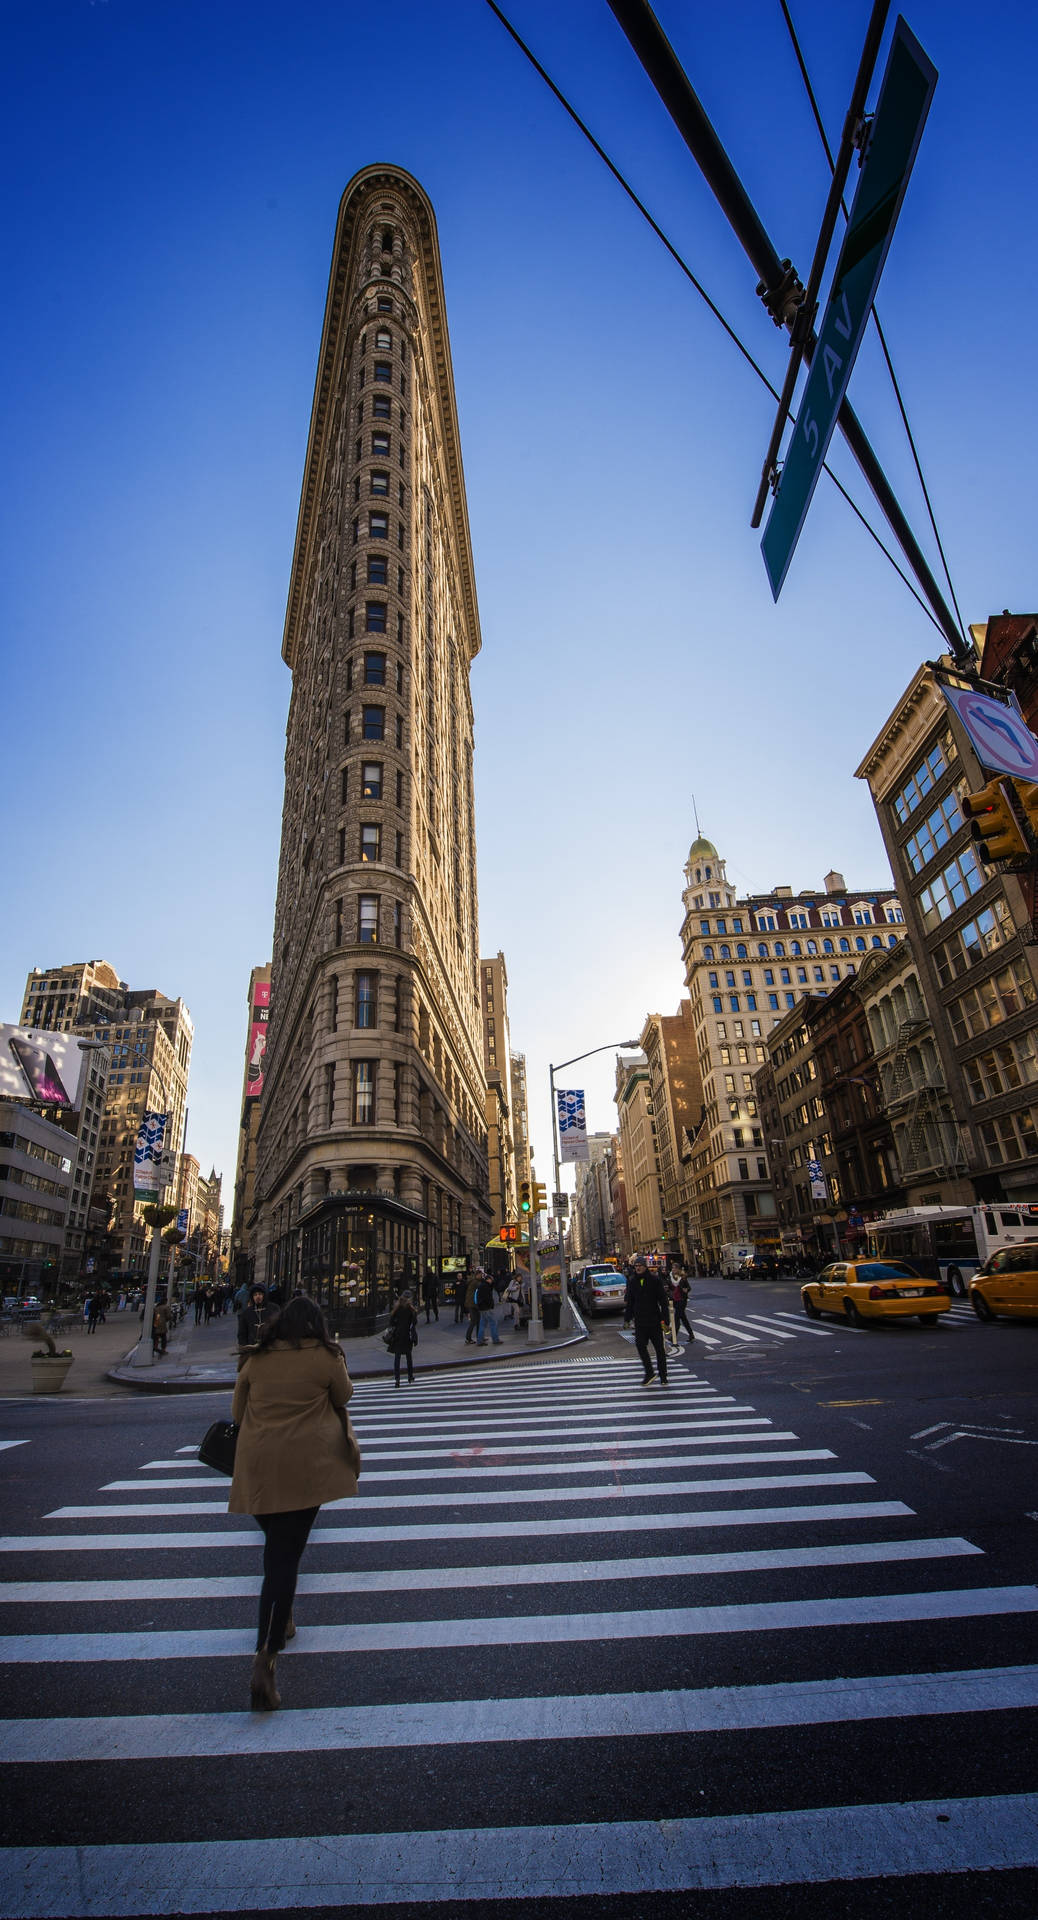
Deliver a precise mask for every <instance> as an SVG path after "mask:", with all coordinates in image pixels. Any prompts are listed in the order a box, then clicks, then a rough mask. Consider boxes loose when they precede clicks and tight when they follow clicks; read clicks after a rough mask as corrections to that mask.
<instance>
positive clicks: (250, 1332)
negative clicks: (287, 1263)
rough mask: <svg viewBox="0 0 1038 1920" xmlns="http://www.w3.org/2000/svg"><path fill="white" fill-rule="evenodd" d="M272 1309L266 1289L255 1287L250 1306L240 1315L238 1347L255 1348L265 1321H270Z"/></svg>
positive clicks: (249, 1301) (250, 1298) (244, 1308)
mask: <svg viewBox="0 0 1038 1920" xmlns="http://www.w3.org/2000/svg"><path fill="white" fill-rule="evenodd" d="M269 1317H270V1309H269V1306H268V1302H267V1291H266V1288H265V1287H253V1289H252V1292H251V1293H250V1294H249V1299H248V1304H247V1305H246V1306H244V1307H243V1308H242V1310H241V1312H240V1314H239V1315H238V1345H239V1346H240V1347H254V1346H255V1345H256V1342H257V1340H258V1339H259V1331H260V1328H261V1326H262V1325H263V1322H264V1320H266V1319H269Z"/></svg>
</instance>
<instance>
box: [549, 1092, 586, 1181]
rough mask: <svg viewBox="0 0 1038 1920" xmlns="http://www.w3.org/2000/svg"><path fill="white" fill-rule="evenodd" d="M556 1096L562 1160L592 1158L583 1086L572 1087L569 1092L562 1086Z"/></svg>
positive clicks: (560, 1156) (560, 1157)
mask: <svg viewBox="0 0 1038 1920" xmlns="http://www.w3.org/2000/svg"><path fill="white" fill-rule="evenodd" d="M555 1098H556V1100H557V1102H558V1108H559V1159H560V1161H562V1162H563V1163H564V1162H565V1161H567V1160H588V1159H590V1157H591V1156H590V1151H589V1148H588V1143H587V1121H586V1119H585V1117H584V1089H583V1087H572V1088H571V1089H570V1091H569V1092H568V1093H567V1092H566V1091H565V1090H564V1089H563V1088H562V1087H560V1088H559V1089H558V1090H557V1092H556V1094H555Z"/></svg>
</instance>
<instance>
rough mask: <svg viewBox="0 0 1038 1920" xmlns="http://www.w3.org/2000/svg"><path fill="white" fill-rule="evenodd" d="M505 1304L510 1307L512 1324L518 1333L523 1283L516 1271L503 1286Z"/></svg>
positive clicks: (521, 1309)
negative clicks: (505, 1285) (504, 1286)
mask: <svg viewBox="0 0 1038 1920" xmlns="http://www.w3.org/2000/svg"><path fill="white" fill-rule="evenodd" d="M505 1306H506V1307H511V1309H512V1326H513V1328H514V1329H515V1332H516V1333H518V1331H519V1323H520V1320H521V1317H522V1311H523V1283H522V1281H521V1280H520V1278H519V1275H518V1274H517V1273H513V1275H512V1277H511V1279H510V1280H509V1282H508V1285H507V1287H506V1288H505Z"/></svg>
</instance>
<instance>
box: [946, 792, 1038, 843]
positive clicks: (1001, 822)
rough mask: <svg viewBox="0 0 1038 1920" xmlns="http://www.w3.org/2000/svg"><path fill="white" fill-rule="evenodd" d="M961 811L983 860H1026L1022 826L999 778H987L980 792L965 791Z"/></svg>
mask: <svg viewBox="0 0 1038 1920" xmlns="http://www.w3.org/2000/svg"><path fill="white" fill-rule="evenodd" d="M962 811H963V813H964V814H965V815H966V818H967V820H969V822H970V832H971V833H972V835H973V838H974V840H975V841H976V845H977V851H978V853H979V854H980V857H981V859H982V860H989V861H990V860H1019V859H1020V858H1021V857H1023V858H1025V859H1026V857H1027V854H1028V847H1027V842H1026V840H1025V839H1024V834H1023V829H1022V827H1021V826H1020V824H1019V822H1018V821H1017V819H1016V816H1015V814H1014V812H1013V803H1012V801H1011V800H1010V798H1009V796H1008V794H1006V793H1005V792H1004V791H1003V788H1002V782H1001V781H1000V780H989V781H988V783H987V786H985V787H981V789H980V791H979V793H968V794H967V795H966V796H965V798H964V800H963V802H962Z"/></svg>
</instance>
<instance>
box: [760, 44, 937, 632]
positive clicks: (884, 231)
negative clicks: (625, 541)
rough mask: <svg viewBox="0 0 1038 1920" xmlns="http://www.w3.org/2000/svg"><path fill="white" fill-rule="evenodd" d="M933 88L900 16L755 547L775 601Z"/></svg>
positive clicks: (931, 73) (932, 75) (933, 78)
mask: <svg viewBox="0 0 1038 1920" xmlns="http://www.w3.org/2000/svg"><path fill="white" fill-rule="evenodd" d="M936 84H937V70H936V68H935V67H934V66H933V65H932V63H931V62H930V60H928V58H927V56H926V54H925V53H924V52H923V49H922V47H921V46H920V45H919V42H918V40H917V39H916V37H915V35H914V33H912V31H911V29H910V28H909V27H908V26H907V25H906V23H905V21H904V20H902V19H901V18H900V17H899V18H898V21H897V25H896V26H895V28H894V38H893V42H892V44H891V48H890V58H889V59H888V61H887V70H886V73H885V74H884V76H883V85H882V87H881V89H880V96H879V102H878V104H877V107H876V117H875V120H874V122H873V127H872V137H871V139H870V141H869V145H868V150H867V152H866V155H865V163H864V166H863V167H862V170H861V174H860V177H859V180H858V190H857V192H856V194H855V196H854V204H853V206H852V208H851V217H850V223H849V225H848V228H847V232H846V235H845V236H844V242H843V246H842V248H841V249H840V257H839V260H838V262H837V266H836V272H835V275H834V276H833V284H832V290H831V292H830V295H829V303H828V306H827V307H826V310H825V318H824V319H823V321H822V325H821V327H820V329H819V334H818V342H817V345H816V347H815V350H814V356H813V359H812V361H811V372H810V374H809V376H808V381H807V386H806V387H805V389H804V395H803V399H802V401H801V403H800V410H799V413H798V415H797V423H796V426H795V428H794V430H793V437H792V439H791V440H790V443H789V449H788V451H787V454H786V458H785V462H784V464H783V467H782V475H781V479H780V481H779V487H778V492H777V494H776V496H775V499H774V502H773V504H772V508H771V513H770V514H769V516H768V524H767V526H766V527H765V529H764V537H763V539H762V541H761V552H762V553H763V555H764V565H765V567H766V569H767V574H768V579H769V581H770V582H771V591H772V594H773V595H774V598H775V599H776V600H777V599H778V597H779V594H780V592H781V590H782V583H783V581H784V579H785V577H786V572H787V570H788V567H789V563H790V561H791V559H792V558H793V553H794V551H795V548H796V544H797V541H798V540H799V538H800V530H801V528H802V527H803V524H804V521H805V519H806V517H807V510H808V507H809V506H810V504H811V496H812V494H813V493H814V490H815V485H816V483H817V480H818V476H819V474H820V473H821V471H822V467H823V466H824V464H825V456H826V453H827V451H828V447H829V442H830V440H831V439H832V435H833V429H834V427H835V425H836V417H837V414H838V413H839V411H840V405H841V402H842V400H843V397H844V394H845V393H846V391H847V382H848V380H849V379H850V374H851V368H852V367H853V365H854V361H855V357H856V355H857V352H858V348H859V347H860V345H861V341H862V336H863V334H864V332H865V327H866V324H867V322H868V317H869V312H870V310H871V307H872V302H873V300H874V298H875V295H876V288H877V287H878V285H879V280H880V275H881V273H882V272H883V263H884V261H885V260H886V257H887V249H888V248H889V246H890V241H891V237H892V235H893V232H894V227H895V224H896V222H897V217H898V214H899V213H900V211H901V203H902V201H903V200H904V197H905V189H906V187H907V185H908V177H909V174H910V173H911V171H912V165H913V162H914V160H915V156H916V151H917V149H918V146H919V141H920V138H921V136H922V131H923V127H924V125H925V123H926V116H927V113H928V112H929V108H930V101H931V100H932V98H933V92H934V88H935V86H936Z"/></svg>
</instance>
